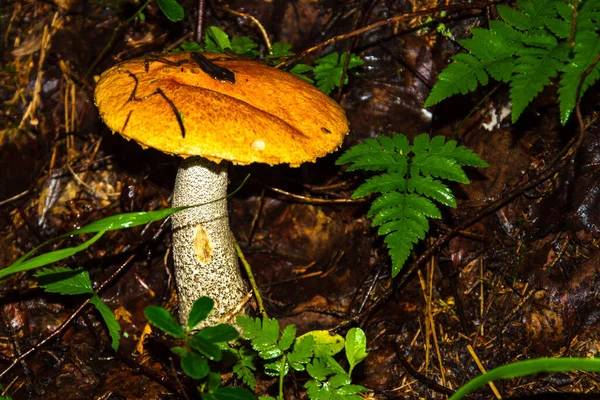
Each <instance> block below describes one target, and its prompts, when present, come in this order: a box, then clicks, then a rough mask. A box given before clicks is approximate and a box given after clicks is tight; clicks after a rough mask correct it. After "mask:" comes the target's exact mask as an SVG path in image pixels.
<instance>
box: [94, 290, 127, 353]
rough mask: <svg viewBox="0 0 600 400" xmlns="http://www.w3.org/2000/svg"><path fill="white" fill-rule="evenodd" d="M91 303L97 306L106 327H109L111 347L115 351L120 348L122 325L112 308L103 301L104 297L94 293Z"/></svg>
mask: <svg viewBox="0 0 600 400" xmlns="http://www.w3.org/2000/svg"><path fill="white" fill-rule="evenodd" d="M90 304H93V305H94V307H96V310H98V312H100V315H101V316H102V319H103V320H104V323H105V324H106V327H107V328H108V334H109V335H110V338H111V339H112V341H111V347H112V348H113V350H114V351H117V350H119V342H120V340H121V335H120V334H119V332H120V331H121V326H120V325H119V323H118V322H117V318H116V317H115V314H114V313H113V312H112V310H111V309H110V308H108V306H107V305H106V304H105V303H104V302H103V301H102V299H101V298H100V297H99V296H98V295H97V294H95V295H93V296H92V297H91V298H90Z"/></svg>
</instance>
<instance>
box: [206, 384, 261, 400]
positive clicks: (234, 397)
mask: <svg viewBox="0 0 600 400" xmlns="http://www.w3.org/2000/svg"><path fill="white" fill-rule="evenodd" d="M211 395H212V396H214V397H212V398H210V400H212V399H214V400H255V397H254V394H252V393H251V392H249V391H248V390H246V389H242V388H237V387H221V388H218V389H216V390H215V391H213V392H212V393H211ZM202 398H203V399H204V394H203V395H202Z"/></svg>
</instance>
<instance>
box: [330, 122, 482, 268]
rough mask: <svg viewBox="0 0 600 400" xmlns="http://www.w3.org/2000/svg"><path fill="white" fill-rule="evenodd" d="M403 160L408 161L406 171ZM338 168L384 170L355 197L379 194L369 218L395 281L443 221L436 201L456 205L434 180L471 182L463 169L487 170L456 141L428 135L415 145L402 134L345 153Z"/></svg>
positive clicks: (451, 205)
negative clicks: (432, 223) (434, 221)
mask: <svg viewBox="0 0 600 400" xmlns="http://www.w3.org/2000/svg"><path fill="white" fill-rule="evenodd" d="M378 157H379V158H378ZM398 157H399V158H398ZM399 159H401V160H403V161H402V166H401V168H399V167H398V166H399V162H398V160H399ZM336 163H337V164H338V165H339V164H345V163H351V165H350V167H349V168H348V170H356V169H363V170H367V171H372V170H373V169H372V168H373V166H374V165H376V166H377V170H378V171H385V172H381V173H380V174H378V175H376V176H374V177H372V178H369V179H367V180H366V181H365V183H363V184H362V185H360V186H359V187H358V188H357V189H356V191H355V192H354V194H353V195H352V197H353V198H357V197H364V196H368V195H370V194H373V193H380V195H379V196H378V197H377V198H376V199H375V200H374V201H373V202H372V203H371V207H370V208H369V211H368V212H367V216H368V217H373V221H372V225H373V226H378V227H379V228H378V230H377V233H378V234H379V235H382V236H385V240H384V242H385V243H386V244H387V246H388V248H389V252H390V256H391V258H392V275H393V276H396V275H397V274H398V272H400V269H401V268H402V265H404V263H405V262H406V260H407V259H408V256H409V255H410V252H411V250H412V248H413V246H414V244H415V243H417V242H418V241H419V240H421V239H423V238H424V237H425V235H426V234H427V232H428V231H429V219H430V218H441V217H442V214H441V212H440V209H439V208H438V206H437V205H436V204H435V202H438V203H440V204H443V205H445V206H450V207H455V206H456V200H455V199H454V195H453V194H452V191H451V190H450V188H448V186H446V184H444V183H443V182H442V181H441V180H440V179H435V178H442V179H446V180H452V181H456V182H468V178H467V176H466V174H465V173H464V171H463V170H462V166H463V165H475V166H487V164H486V163H485V162H484V161H483V160H481V159H480V158H479V157H477V155H476V154H475V153H474V152H472V151H471V150H469V149H466V148H465V147H463V146H457V145H456V142H455V141H453V140H450V141H446V139H445V138H444V137H443V136H435V137H434V138H431V139H430V138H429V136H428V135H427V134H422V135H418V136H417V137H415V139H414V140H413V144H412V146H411V145H410V143H409V142H408V140H407V139H406V137H405V136H404V135H402V134H394V135H393V136H392V137H391V138H389V137H380V138H378V139H376V140H375V139H367V140H365V142H364V143H362V144H357V145H356V146H354V147H352V148H351V149H350V150H348V151H346V153H344V154H343V155H342V156H341V157H340V158H339V159H338V160H337V162H336Z"/></svg>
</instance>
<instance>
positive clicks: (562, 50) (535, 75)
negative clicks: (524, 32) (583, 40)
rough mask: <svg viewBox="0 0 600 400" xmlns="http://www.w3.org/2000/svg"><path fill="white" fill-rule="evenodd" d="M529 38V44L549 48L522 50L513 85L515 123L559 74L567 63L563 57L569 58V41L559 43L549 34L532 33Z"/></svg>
mask: <svg viewBox="0 0 600 400" xmlns="http://www.w3.org/2000/svg"><path fill="white" fill-rule="evenodd" d="M528 40H529V41H530V43H529V44H532V45H535V46H547V47H545V48H543V47H525V48H523V49H522V50H521V51H519V54H518V59H517V61H516V63H517V66H516V68H515V75H514V77H513V78H512V81H511V85H510V99H511V102H512V122H513V124H514V123H515V122H516V121H517V120H518V119H519V116H520V115H521V113H522V112H523V111H524V110H525V108H526V107H527V105H528V104H529V103H531V101H532V100H533V99H534V98H535V97H536V96H537V95H538V94H539V93H540V92H541V91H542V90H543V89H544V86H547V85H548V84H550V78H555V77H556V76H557V75H558V71H559V70H560V69H561V68H562V67H563V65H564V63H563V62H562V61H561V60H564V59H565V58H566V54H567V51H568V47H567V44H566V42H563V43H562V44H558V42H557V40H556V38H554V37H553V36H550V35H533V36H529V39H528Z"/></svg>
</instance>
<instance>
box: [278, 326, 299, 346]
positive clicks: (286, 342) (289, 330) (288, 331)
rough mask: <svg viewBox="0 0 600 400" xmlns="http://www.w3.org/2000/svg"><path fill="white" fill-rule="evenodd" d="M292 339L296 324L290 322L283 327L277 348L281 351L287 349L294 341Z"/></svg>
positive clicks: (294, 337) (294, 336) (294, 334)
mask: <svg viewBox="0 0 600 400" xmlns="http://www.w3.org/2000/svg"><path fill="white" fill-rule="evenodd" d="M294 339H296V325H294V324H290V325H288V326H286V327H285V329H284V330H283V332H282V334H281V339H279V343H278V345H279V348H280V349H281V350H283V351H286V350H288V349H289V348H290V347H291V346H292V343H294Z"/></svg>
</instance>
